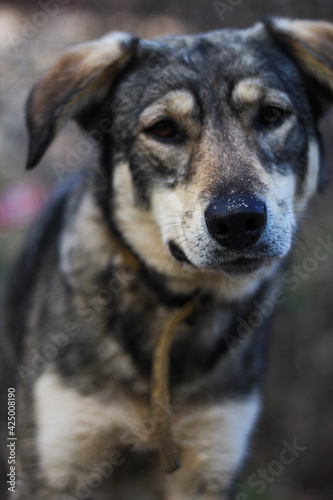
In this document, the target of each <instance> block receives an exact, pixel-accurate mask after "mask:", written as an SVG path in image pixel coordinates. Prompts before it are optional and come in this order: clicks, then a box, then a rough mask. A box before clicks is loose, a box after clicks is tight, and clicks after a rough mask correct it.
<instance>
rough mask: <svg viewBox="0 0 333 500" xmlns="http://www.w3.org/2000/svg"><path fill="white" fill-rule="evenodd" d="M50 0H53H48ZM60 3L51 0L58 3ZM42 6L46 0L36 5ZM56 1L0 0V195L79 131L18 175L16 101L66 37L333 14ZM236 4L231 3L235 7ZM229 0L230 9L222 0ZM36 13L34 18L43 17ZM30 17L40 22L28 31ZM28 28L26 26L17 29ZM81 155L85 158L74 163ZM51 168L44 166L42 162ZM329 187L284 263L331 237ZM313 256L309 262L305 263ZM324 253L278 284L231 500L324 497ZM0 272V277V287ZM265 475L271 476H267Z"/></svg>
mask: <svg viewBox="0 0 333 500" xmlns="http://www.w3.org/2000/svg"><path fill="white" fill-rule="evenodd" d="M52 1H53V2H55V1H56V0H52ZM59 2H60V0H59ZM44 3H46V0H45V2H44ZM60 3H64V4H66V5H63V6H61V7H59V11H58V12H57V13H56V14H55V15H53V16H48V17H47V20H46V21H45V16H44V17H43V16H42V17H38V13H40V12H43V10H42V9H41V5H40V3H38V2H37V1H25V2H23V1H22V2H15V1H11V2H8V3H6V2H0V58H1V70H0V71H1V75H0V86H1V87H0V88H1V102H0V114H1V120H0V157H1V170H0V200H1V196H3V194H4V193H5V192H6V189H8V187H9V186H14V187H15V186H17V185H19V183H23V185H24V184H25V183H29V182H41V183H42V186H44V187H45V189H46V190H48V189H51V188H52V186H53V185H54V184H55V183H56V182H57V176H56V173H55V169H54V167H53V168H52V165H53V162H54V161H55V160H58V161H60V162H61V161H62V159H64V156H65V147H66V146H69V145H71V146H72V147H75V144H76V142H77V140H78V138H79V137H80V135H79V132H78V131H77V129H76V127H75V126H74V125H73V124H70V125H68V126H67V127H66V129H65V131H63V132H62V133H61V134H60V136H59V137H58V138H57V139H56V141H55V142H54V144H53V145H52V147H51V148H50V150H49V152H48V154H47V156H46V157H45V159H44V160H43V162H42V164H41V165H40V166H39V167H38V169H37V170H36V171H34V172H32V173H29V174H24V172H23V166H24V161H25V153H26V148H27V135H26V131H25V126H24V114H23V109H24V102H25V99H26V96H27V93H28V90H29V88H30V87H31V85H32V83H33V82H34V80H35V79H36V77H37V76H38V75H40V73H41V72H42V71H43V70H44V69H46V68H47V67H48V66H49V65H50V64H51V63H52V62H53V61H54V60H55V58H56V57H57V55H58V54H59V53H60V52H61V51H62V50H63V49H64V48H65V47H67V46H68V45H70V44H71V43H75V42H79V41H82V40H86V39H89V38H94V37H98V36H100V35H102V34H104V33H106V32H107V31H110V30H114V29H116V30H127V31H131V32H133V33H135V34H138V35H141V36H145V37H153V36H155V35H159V34H162V33H170V32H172V33H181V32H188V33H192V32H197V31H204V30H210V29H220V28H223V27H226V26H236V27H243V26H248V25H250V24H252V23H253V22H255V21H256V20H258V18H260V17H262V16H263V15H266V14H271V15H279V16H291V17H302V18H313V19H325V20H331V21H333V1H332V0H320V1H318V0H316V1H315V0H303V1H301V0H268V1H265V2H264V1H257V0H243V1H239V0H238V1H237V0H226V1H225V2H224V3H225V4H226V5H228V6H229V7H228V9H229V10H228V11H227V12H226V13H225V16H224V18H223V19H222V18H220V17H219V16H218V14H217V11H216V9H215V7H214V4H213V2H212V1H210V0H208V1H207V0H191V1H189V0H184V1H180V0H164V1H163V2H160V3H158V2H156V1H153V0H137V1H135V0H122V1H121V0H114V1H106V0H105V1H97V2H91V1H89V0H86V1H74V0H68V1H67V2H66V1H65V0H62V2H60ZM236 4H238V5H237V6H235V5H236ZM232 5H234V7H231V6H232ZM43 19H44V21H43ZM36 21H37V24H38V23H42V24H43V23H44V24H45V23H46V24H45V25H44V26H40V27H37V28H36V25H35V24H36ZM28 25H29V26H30V31H28V32H27V31H26V30H27V26H28ZM322 128H323V130H324V134H325V138H326V145H327V157H328V162H329V163H331V164H333V147H332V139H331V137H332V131H333V130H332V128H333V120H332V118H327V119H326V121H325V123H324V124H323V127H322ZM88 161H91V158H90V157H89V158H88V157H87V158H85V159H84V160H83V162H82V164H84V163H86V162H88ZM50 165H51V168H50ZM331 200H332V187H331V188H328V189H327V190H326V193H325V194H324V195H322V196H321V198H320V200H317V201H316V202H314V203H313V204H312V205H311V207H310V208H309V209H308V210H307V211H306V212H305V213H304V214H302V217H301V218H302V219H306V220H305V224H304V226H305V229H303V228H302V230H301V233H300V239H298V240H297V242H296V247H297V248H296V249H295V250H294V261H295V262H298V264H299V265H300V266H301V267H302V268H303V270H304V265H305V263H306V262H309V261H305V260H304V259H306V258H307V257H309V256H310V257H312V256H313V252H314V250H315V248H316V247H317V246H318V241H317V238H318V237H320V236H321V237H323V238H324V239H326V238H327V237H329V236H330V235H331V234H333V210H332V208H333V207H332V201H331ZM26 227H27V224H23V225H22V224H19V225H18V224H16V225H15V224H13V225H12V226H10V227H6V228H4V227H0V236H1V238H0V259H1V263H0V276H1V278H3V277H4V276H5V275H6V273H7V271H8V269H9V267H10V265H11V263H12V262H13V260H14V256H15V254H16V252H17V250H18V248H19V246H20V244H21V240H22V236H23V235H24V233H25V230H26ZM311 262H312V263H313V260H312V261H311ZM332 263H333V256H329V258H327V260H326V261H324V262H317V263H314V264H313V265H314V267H316V268H317V269H315V270H314V271H313V272H311V273H309V272H308V273H307V278H304V279H303V280H302V281H303V282H302V285H301V286H300V287H299V288H298V289H297V290H296V291H292V290H291V289H290V287H286V291H285V294H286V296H287V297H288V301H286V303H285V304H284V305H283V306H281V307H280V308H279V309H278V312H277V314H276V315H275V322H274V328H273V332H272V337H271V345H270V364H269V372H268V376H267V381H266V386H265V392H264V396H263V403H264V410H263V413H262V418H261V419H260V422H259V424H258V430H257V432H256V433H255V436H254V438H253V440H252V444H251V449H252V454H251V458H250V459H249V460H248V462H247V467H246V470H245V471H244V472H243V474H242V475H241V477H240V480H239V483H240V485H241V488H242V491H243V496H241V495H240V496H239V497H238V500H247V499H252V500H256V499H259V498H261V499H262V500H283V499H293V500H310V499H311V500H332V499H333V452H332V450H333V397H332V394H333V314H332V313H333V299H332V298H333V267H332ZM3 283H4V279H2V288H3ZM294 440H296V442H297V445H300V446H303V447H306V450H304V451H302V452H300V454H299V457H297V458H295V461H294V462H293V463H291V464H289V465H285V466H283V470H282V468H281V466H280V465H279V464H278V463H277V462H276V461H279V455H280V453H281V451H282V450H283V449H284V448H285V444H284V442H285V441H287V442H288V443H290V444H292V442H293V441H294ZM259 469H262V470H264V469H267V470H268V472H267V474H268V476H267V480H266V488H265V491H264V492H263V493H261V494H258V493H257V490H258V487H253V486H252V487H251V486H250V485H249V482H248V479H249V477H250V476H251V474H258V473H259ZM274 476H275V477H274Z"/></svg>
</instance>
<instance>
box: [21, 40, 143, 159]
mask: <svg viewBox="0 0 333 500" xmlns="http://www.w3.org/2000/svg"><path fill="white" fill-rule="evenodd" d="M137 42H138V39H137V38H135V37H133V36H131V35H129V34H127V33H121V32H114V33H111V34H109V35H107V36H105V37H103V38H100V39H99V40H96V41H93V42H88V43H84V44H80V45H77V46H76V47H74V48H73V49H72V50H70V51H69V52H67V53H65V54H64V55H62V56H61V57H60V59H59V60H58V62H57V63H56V64H55V65H54V66H52V67H51V68H50V69H49V70H48V71H47V72H46V74H45V75H44V76H43V78H42V79H41V80H40V81H39V82H38V83H37V84H36V85H35V86H34V88H33V89H32V91H31V93H30V96H29V99H28V102H27V125H28V130H29V136H30V146H29V153H28V160H27V167H26V168H27V169H31V168H33V167H34V166H35V165H36V164H37V163H38V162H39V160H40V159H41V158H42V156H43V154H44V153H45V150H46V148H47V147H48V146H49V145H50V143H51V141H52V139H53V138H54V136H55V134H56V132H57V130H58V129H59V127H60V126H61V125H63V124H64V123H65V122H66V121H67V120H69V119H70V118H74V119H77V120H79V119H80V115H82V113H83V112H84V111H85V110H86V109H88V108H89V107H91V106H92V105H96V106H98V104H100V103H101V102H102V101H103V100H104V99H105V97H106V95H107V93H108V91H109V90H110V87H111V85H112V82H113V81H114V79H115V77H116V76H117V74H118V73H119V71H120V70H121V69H123V68H124V67H125V66H126V64H127V63H128V62H129V60H130V58H131V56H132V55H133V54H134V51H135V47H136V45H137Z"/></svg>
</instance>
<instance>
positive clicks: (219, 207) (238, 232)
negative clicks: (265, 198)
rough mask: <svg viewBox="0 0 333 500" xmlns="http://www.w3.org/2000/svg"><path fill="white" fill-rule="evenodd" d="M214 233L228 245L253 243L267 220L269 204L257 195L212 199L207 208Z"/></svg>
mask: <svg viewBox="0 0 333 500" xmlns="http://www.w3.org/2000/svg"><path fill="white" fill-rule="evenodd" d="M205 219H206V225H207V229H208V231H209V233H210V234H211V236H212V237H213V238H214V239H215V240H216V241H218V242H219V243H220V245H223V246H225V247H227V248H232V249H235V250H242V249H244V248H246V247H248V246H251V245H253V244H254V243H255V242H256V241H257V240H258V239H259V237H260V235H261V234H262V232H263V231H264V229H265V227H266V223H267V208H266V204H265V203H264V202H262V201H261V200H259V199H258V198H256V197H255V196H251V195H249V194H247V195H237V196H230V197H229V196H224V197H220V198H217V199H216V200H215V201H213V202H211V203H210V204H209V205H208V207H207V208H206V211H205Z"/></svg>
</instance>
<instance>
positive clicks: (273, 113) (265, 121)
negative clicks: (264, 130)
mask: <svg viewBox="0 0 333 500" xmlns="http://www.w3.org/2000/svg"><path fill="white" fill-rule="evenodd" d="M288 115H290V112H289V111H287V110H286V109H283V108H280V107H279V106H265V107H263V108H261V110H260V113H259V125H260V126H261V127H273V126H275V127H276V126H278V125H281V124H282V122H283V121H284V120H285V118H286V117H287V116H288Z"/></svg>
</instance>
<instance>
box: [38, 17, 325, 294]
mask: <svg viewBox="0 0 333 500" xmlns="http://www.w3.org/2000/svg"><path fill="white" fill-rule="evenodd" d="M332 49H333V27H331V25H329V24H326V23H311V22H306V21H295V22H290V21H286V20H275V21H272V22H270V23H267V24H258V25H256V26H255V27H253V28H251V29H248V30H223V31H219V32H213V33H208V34H204V35H199V36H184V37H164V38H161V39H156V40H152V41H141V40H140V41H138V40H137V39H134V38H133V37H130V36H129V35H123V34H122V35H119V34H116V35H111V36H109V37H108V38H105V39H101V40H100V41H98V42H94V43H92V44H89V45H84V46H81V47H80V48H79V49H76V51H73V52H72V53H69V54H67V55H66V56H64V57H63V59H62V60H60V62H59V63H58V65H56V66H55V67H54V68H52V69H51V70H50V71H49V73H48V74H47V75H46V77H45V78H44V80H42V81H41V83H39V84H38V85H37V86H36V88H35V89H34V91H33V93H32V96H31V98H30V102H29V115H28V116H29V122H30V129H31V135H32V149H31V154H30V165H32V164H34V163H36V161H37V160H38V159H39V157H40V156H41V154H42V153H43V151H44V149H45V147H46V146H47V145H48V143H49V142H50V141H51V139H52V137H53V135H54V131H55V127H56V125H57V124H58V123H59V122H60V121H61V120H62V119H63V118H64V117H65V115H68V114H69V115H71V116H73V115H74V116H76V117H78V119H79V120H81V121H84V122H85V124H86V126H87V123H88V128H89V125H90V124H89V118H88V119H87V116H88V117H90V116H92V110H93V109H98V112H97V111H96V116H97V119H95V122H94V123H99V122H101V121H102V120H103V119H104V118H105V117H108V118H111V119H112V124H113V125H112V129H111V140H110V141H108V144H107V146H106V147H107V148H109V151H108V154H106V157H107V158H108V161H109V168H110V169H112V175H111V178H112V195H111V199H110V205H111V207H112V209H111V211H110V212H111V214H112V219H113V223H114V224H115V226H116V227H117V229H118V230H119V231H120V232H121V234H122V235H123V238H124V239H125V241H126V242H127V243H128V244H129V245H130V246H131V247H132V248H133V250H134V251H135V252H136V253H137V254H138V255H139V256H140V257H141V258H142V260H143V261H145V262H146V264H148V265H149V266H151V267H153V268H154V269H156V270H158V271H159V272H162V273H163V274H164V275H169V276H172V277H175V278H176V277H181V278H186V279H189V277H190V276H197V277H198V276H200V277H202V276H203V275H206V274H207V272H208V273H213V274H215V275H218V276H220V277H222V279H224V280H226V281H227V282H228V284H229V292H230V288H232V283H235V284H237V289H238V290H239V287H241V286H243V287H244V291H246V289H247V287H249V286H251V287H253V284H254V283H257V282H259V281H260V280H261V279H262V278H263V277H264V276H267V274H269V273H271V272H272V270H273V269H274V268H275V267H276V265H277V263H278V262H279V261H280V260H281V259H282V258H283V257H284V256H285V255H286V254H287V253H288V252H289V250H290V248H291V245H292V241H293V237H294V234H295V230H296V223H297V217H298V215H299V214H300V213H301V212H302V210H303V209H304V206H305V204H306V202H307V200H308V199H309V198H310V196H311V195H312V194H313V193H314V192H315V191H316V190H317V188H318V185H319V183H320V178H321V175H322V174H321V160H320V146H319V142H318V132H317V120H318V119H319V118H320V116H321V114H322V113H323V111H324V109H325V106H328V105H329V104H330V101H331V100H332V92H333V72H331V68H332V66H333V56H332ZM69 70H70V71H69ZM68 74H71V75H72V76H71V77H69V76H68ZM64 75H65V76H64ZM69 78H70V80H69V81H68V79H69ZM66 87H67V88H66ZM68 87H70V88H68ZM55 94H60V97H58V96H57V97H56V96H55ZM48 107H49V110H48V109H47V108H48ZM87 120H88V122H87ZM50 124H51V125H50ZM90 128H92V127H90ZM41 130H43V134H44V135H43V139H41V138H39V139H37V136H38V135H39V136H40V135H41ZM109 143H110V144H109ZM250 283H251V285H250Z"/></svg>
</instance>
